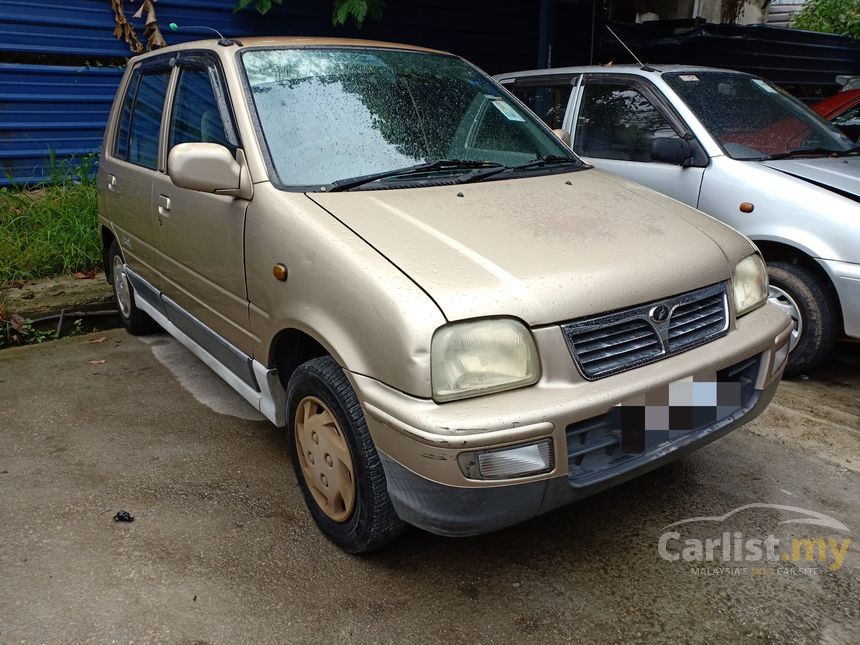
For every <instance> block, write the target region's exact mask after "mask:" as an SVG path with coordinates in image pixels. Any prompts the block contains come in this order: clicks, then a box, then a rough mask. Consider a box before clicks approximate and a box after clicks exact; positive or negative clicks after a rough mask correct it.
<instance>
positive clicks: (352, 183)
mask: <svg viewBox="0 0 860 645" xmlns="http://www.w3.org/2000/svg"><path fill="white" fill-rule="evenodd" d="M505 169H506V167H505V166H503V165H502V164H499V163H495V162H493V161H466V160H463V159H438V160H436V161H432V162H430V163H419V164H415V165H414V166H407V167H405V168H397V169H395V170H384V171H382V172H375V173H373V174H370V175H361V176H359V177H347V178H346V179H338V180H337V181H333V182H331V183H330V184H329V185H328V186H326V187H325V190H326V191H327V192H330V193H335V192H340V191H344V190H350V189H351V188H356V187H358V186H363V185H364V184H369V183H371V182H374V181H378V180H380V179H389V178H391V177H402V176H404V175H416V174H420V173H424V172H435V171H446V170H454V171H457V170H462V171H472V172H471V173H469V174H468V175H467V176H465V177H463V178H462V179H461V180H459V182H458V183H467V182H470V181H476V180H478V179H483V178H484V177H487V176H489V175H491V174H495V173H497V172H502V171H503V170H505Z"/></svg>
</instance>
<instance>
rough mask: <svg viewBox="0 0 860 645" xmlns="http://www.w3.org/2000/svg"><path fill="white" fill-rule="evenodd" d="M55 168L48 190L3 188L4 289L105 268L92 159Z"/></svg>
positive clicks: (0, 249)
mask: <svg viewBox="0 0 860 645" xmlns="http://www.w3.org/2000/svg"><path fill="white" fill-rule="evenodd" d="M51 163H52V172H51V178H50V179H49V180H48V181H47V182H45V184H44V185H42V186H39V187H36V188H35V189H32V188H30V189H22V188H20V187H13V188H11V189H9V188H3V189H0V286H4V285H6V284H9V283H10V282H14V281H16V280H27V279H33V278H39V277H44V276H48V275H57V274H65V273H74V272H76V271H87V270H89V269H93V268H95V267H98V266H99V265H100V264H101V244H100V241H99V234H98V195H97V191H96V182H95V180H94V179H93V178H92V177H91V176H90V174H91V173H90V170H91V168H92V164H93V158H90V157H88V158H84V159H83V160H79V161H78V163H77V165H74V164H71V163H66V164H58V163H57V162H56V159H55V158H54V157H53V155H52V157H51Z"/></svg>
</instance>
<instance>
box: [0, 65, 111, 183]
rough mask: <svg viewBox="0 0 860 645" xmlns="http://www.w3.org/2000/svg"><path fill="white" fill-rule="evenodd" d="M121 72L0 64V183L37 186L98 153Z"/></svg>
mask: <svg viewBox="0 0 860 645" xmlns="http://www.w3.org/2000/svg"><path fill="white" fill-rule="evenodd" d="M121 76H122V70H121V69H118V68H109V67H93V68H86V67H82V68H74V67H56V66H51V65H16V64H0V168H2V170H3V176H2V177H0V185H8V184H10V183H13V182H14V183H17V184H26V183H36V182H38V181H39V180H41V179H42V178H44V177H45V176H46V175H47V174H49V173H50V168H49V165H50V164H49V159H50V154H51V152H52V151H53V152H54V153H55V154H56V156H57V158H58V159H60V160H63V159H69V158H80V157H81V156H82V155H86V154H90V153H93V152H94V151H96V150H97V149H98V146H99V143H100V142H101V138H102V133H103V131H104V127H105V122H106V120H107V115H108V111H109V110H110V106H111V102H112V101H113V97H114V94H115V93H116V87H117V84H118V83H119V79H120V78H121Z"/></svg>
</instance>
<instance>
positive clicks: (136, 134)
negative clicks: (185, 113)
mask: <svg viewBox="0 0 860 645" xmlns="http://www.w3.org/2000/svg"><path fill="white" fill-rule="evenodd" d="M169 79H170V70H169V69H165V70H160V71H158V72H150V73H144V72H143V71H141V70H136V71H135V72H133V74H132V78H131V80H130V82H129V85H128V90H127V92H126V96H125V100H124V101H123V107H122V112H121V114H120V119H119V124H118V127H117V140H116V145H115V147H114V152H115V154H116V156H117V157H118V158H120V159H124V160H126V161H130V162H131V163H134V164H137V165H140V166H144V167H146V168H152V169H155V168H157V167H158V140H159V133H160V132H161V114H162V112H163V110H164V96H165V94H166V93H167V82H168V80H169Z"/></svg>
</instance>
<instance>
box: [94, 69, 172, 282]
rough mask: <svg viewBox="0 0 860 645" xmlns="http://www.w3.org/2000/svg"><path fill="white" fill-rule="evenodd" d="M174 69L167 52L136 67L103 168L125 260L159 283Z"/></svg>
mask: <svg viewBox="0 0 860 645" xmlns="http://www.w3.org/2000/svg"><path fill="white" fill-rule="evenodd" d="M171 71H172V68H171V67H170V63H169V58H168V57H167V56H159V57H155V58H149V59H146V60H145V61H143V62H142V63H141V64H139V65H137V66H136V67H135V68H134V69H133V70H132V71H131V73H130V75H129V78H128V82H127V83H126V86H125V93H124V95H123V97H122V100H121V103H120V107H119V114H118V117H117V119H116V123H115V125H114V128H113V131H112V132H110V133H109V134H108V137H107V140H106V141H105V148H106V149H105V154H104V155H103V157H102V160H101V169H100V175H101V176H102V177H103V181H105V182H106V188H107V190H106V191H105V192H104V195H105V206H106V208H107V215H108V217H109V218H110V220H111V222H112V223H113V228H114V232H115V233H116V238H117V240H118V241H119V244H120V247H121V248H122V252H123V257H124V258H125V262H126V264H127V265H128V266H129V267H131V268H132V270H134V271H135V272H136V273H138V274H139V275H141V276H143V277H144V278H145V279H146V280H148V281H149V282H151V283H154V284H157V283H158V282H159V280H158V276H157V265H158V260H157V257H158V252H157V250H156V249H157V245H158V240H157V224H156V221H155V219H154V218H153V217H152V185H153V181H154V179H155V176H156V175H157V174H158V173H157V169H158V158H159V141H160V131H161V121H162V115H163V112H164V102H165V97H166V95H167V88H168V84H169V81H170V75H171Z"/></svg>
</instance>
